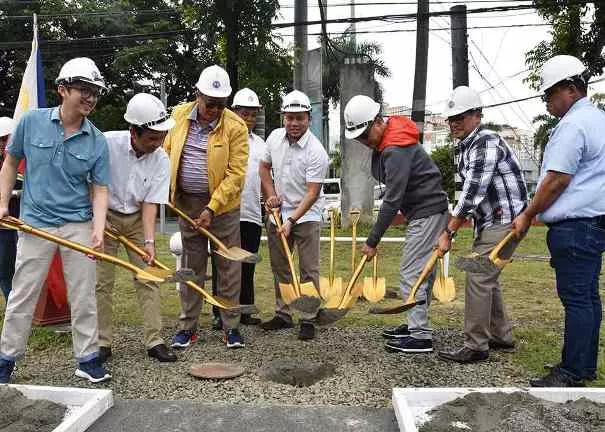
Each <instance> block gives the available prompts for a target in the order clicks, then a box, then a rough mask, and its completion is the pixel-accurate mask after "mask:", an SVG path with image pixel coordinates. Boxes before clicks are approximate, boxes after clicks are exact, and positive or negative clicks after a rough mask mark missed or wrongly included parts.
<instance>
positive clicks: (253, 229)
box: [212, 88, 265, 325]
mask: <svg viewBox="0 0 605 432" xmlns="http://www.w3.org/2000/svg"><path fill="white" fill-rule="evenodd" d="M231 108H233V111H234V112H235V113H236V114H237V115H238V116H240V117H241V118H242V120H244V121H245V122H246V126H247V127H248V170H247V171H246V181H245V183H244V189H243V190H242V197H241V204H240V219H239V232H240V239H241V245H242V248H243V249H245V250H247V251H248V252H252V253H254V254H256V253H257V252H258V249H259V247H260V237H261V232H262V227H263V218H262V208H261V195H260V177H259V174H258V165H259V163H260V160H261V158H262V156H263V155H264V153H265V141H264V140H263V139H262V138H261V137H259V136H258V135H256V134H255V133H254V132H253V130H254V128H255V126H256V116H257V114H258V111H259V109H260V108H261V104H260V101H259V100H258V95H257V94H256V93H255V92H254V91H253V90H251V89H249V88H243V89H241V90H239V91H238V92H237V93H235V96H233V103H232V104H231ZM255 267H256V265H255V264H254V263H242V285H241V292H240V296H239V302H240V304H246V305H247V304H250V305H251V304H254V269H255ZM216 273H218V272H216ZM217 279H218V275H217V274H216V275H215V271H214V267H213V271H212V283H213V287H214V285H215V284H216V285H217V286H218V280H217ZM214 291H216V290H215V289H213V292H214ZM212 312H213V313H214V317H215V321H219V320H220V312H219V309H218V308H217V307H216V306H214V307H213V308H212ZM241 323H242V324H245V325H258V324H260V318H255V317H252V316H250V315H249V314H242V316H241Z"/></svg>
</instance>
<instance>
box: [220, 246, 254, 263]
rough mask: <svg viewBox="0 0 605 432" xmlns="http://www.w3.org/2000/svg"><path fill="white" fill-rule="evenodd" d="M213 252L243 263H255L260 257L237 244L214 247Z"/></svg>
mask: <svg viewBox="0 0 605 432" xmlns="http://www.w3.org/2000/svg"><path fill="white" fill-rule="evenodd" d="M214 253H216V254H217V255H220V256H222V257H223V258H226V259H228V260H230V261H239V262H243V263H250V264H256V263H258V262H260V257H259V256H258V255H256V254H253V253H252V252H248V251H247V250H244V249H242V248H239V247H237V246H233V247H230V248H227V249H218V248H217V249H215V250H214Z"/></svg>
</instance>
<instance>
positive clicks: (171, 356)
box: [147, 343, 177, 363]
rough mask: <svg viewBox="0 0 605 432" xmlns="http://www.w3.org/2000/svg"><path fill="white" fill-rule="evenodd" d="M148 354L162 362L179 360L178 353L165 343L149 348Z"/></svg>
mask: <svg viewBox="0 0 605 432" xmlns="http://www.w3.org/2000/svg"><path fill="white" fill-rule="evenodd" d="M147 355H148V356H149V357H152V358H156V359H158V360H159V361H161V362H162V363H166V362H175V361H176V360H177V357H176V354H175V353H173V352H172V351H170V350H169V349H168V347H167V346H166V345H164V344H163V343H162V344H159V345H156V346H154V347H153V348H150V349H148V350H147Z"/></svg>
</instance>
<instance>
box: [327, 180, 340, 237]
mask: <svg viewBox="0 0 605 432" xmlns="http://www.w3.org/2000/svg"><path fill="white" fill-rule="evenodd" d="M322 192H323V197H324V204H325V206H324V209H323V213H322V218H323V221H324V223H326V224H327V223H330V214H331V210H332V209H334V210H335V211H336V212H337V214H338V215H339V217H338V219H337V222H336V224H337V225H338V221H339V220H340V198H341V195H340V179H339V178H328V179H325V180H324V182H323V187H322Z"/></svg>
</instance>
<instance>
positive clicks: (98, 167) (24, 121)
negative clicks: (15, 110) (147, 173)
mask: <svg viewBox="0 0 605 432" xmlns="http://www.w3.org/2000/svg"><path fill="white" fill-rule="evenodd" d="M7 151H8V152H9V153H10V154H11V155H12V156H14V157H15V158H17V159H19V160H20V159H25V164H26V165H25V181H24V184H23V197H22V199H21V218H22V219H23V221H24V222H25V223H27V224H30V225H33V226H34V227H37V228H44V227H51V226H61V225H64V224H66V223H68V222H85V221H89V220H91V219H92V202H91V199H90V191H89V186H90V183H93V184H95V185H100V186H107V184H108V183H109V153H108V150H107V141H106V140H105V137H104V136H103V134H102V133H101V131H99V130H98V129H97V128H96V127H95V126H94V125H93V124H92V123H91V122H90V121H89V120H88V119H84V121H83V122H82V125H81V127H80V129H79V130H78V131H77V132H76V133H74V134H73V135H71V136H70V137H68V138H67V139H65V137H64V132H63V125H62V122H61V118H60V116H59V107H55V108H42V109H35V110H31V111H28V112H27V113H25V114H24V115H23V117H22V118H21V120H20V121H19V124H18V125H17V127H16V129H15V132H14V133H13V135H12V139H11V142H10V144H9V146H8V148H7Z"/></svg>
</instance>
